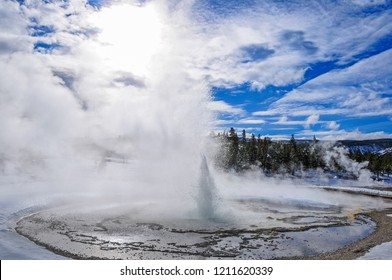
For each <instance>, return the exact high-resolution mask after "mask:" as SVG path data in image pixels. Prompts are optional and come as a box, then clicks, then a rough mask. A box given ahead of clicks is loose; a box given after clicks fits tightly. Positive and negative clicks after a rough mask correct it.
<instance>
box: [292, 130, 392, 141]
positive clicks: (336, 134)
mask: <svg viewBox="0 0 392 280" xmlns="http://www.w3.org/2000/svg"><path fill="white" fill-rule="evenodd" d="M313 135H315V136H316V137H317V139H321V140H331V141H336V140H352V139H355V140H368V139H383V138H391V137H392V134H389V133H385V132H384V131H377V132H370V133H363V132H361V131H359V130H358V129H356V130H353V131H347V130H344V129H341V130H325V131H313V130H303V131H301V132H300V133H299V134H298V136H299V137H304V138H307V139H310V138H311V137H313Z"/></svg>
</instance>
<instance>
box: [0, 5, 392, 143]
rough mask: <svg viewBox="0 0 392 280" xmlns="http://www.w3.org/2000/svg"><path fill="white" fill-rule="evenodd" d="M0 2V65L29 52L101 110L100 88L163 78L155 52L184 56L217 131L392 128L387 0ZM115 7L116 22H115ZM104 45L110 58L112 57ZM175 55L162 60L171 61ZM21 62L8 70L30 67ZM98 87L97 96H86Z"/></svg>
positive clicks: (350, 132)
mask: <svg viewBox="0 0 392 280" xmlns="http://www.w3.org/2000/svg"><path fill="white" fill-rule="evenodd" d="M1 5H2V11H1V12H0V18H1V19H0V35H1V36H0V59H2V60H1V61H0V62H4V63H5V64H7V63H8V64H9V63H10V62H9V61H11V60H10V58H11V57H12V58H14V57H15V54H18V55H22V54H23V55H24V56H27V57H28V58H29V59H31V60H32V61H35V62H34V63H35V64H34V63H33V62H32V63H33V64H34V65H35V66H36V67H40V68H39V69H40V71H42V72H43V71H44V70H43V69H47V72H45V73H46V74H44V73H42V75H43V76H44V75H48V74H47V73H51V74H49V76H51V78H53V77H54V78H55V79H57V80H59V81H60V82H59V83H58V84H57V85H56V87H57V88H58V90H59V91H60V92H61V91H64V90H65V91H69V92H70V93H69V95H71V96H73V98H74V101H75V100H76V102H77V104H78V105H79V106H80V108H81V109H82V110H83V111H84V112H88V110H90V109H91V108H95V110H96V112H95V113H97V112H98V111H99V110H101V109H102V111H99V114H100V116H101V115H102V114H103V112H106V111H107V112H109V110H107V109H103V108H104V107H102V108H101V107H99V106H101V105H98V104H103V103H102V102H103V101H101V100H107V96H108V94H111V95H112V98H111V99H109V101H110V102H108V103H107V104H106V105H105V106H109V105H110V104H112V103H111V102H114V100H116V98H118V96H120V95H119V94H123V93H124V94H127V93H128V94H129V93H132V92H133V91H136V90H137V91H139V92H143V91H146V92H148V91H149V90H150V91H151V85H154V81H156V80H159V79H161V78H159V77H157V76H156V75H157V72H156V71H155V72H154V69H155V68H158V66H157V65H159V63H161V62H158V60H159V59H157V58H159V57H170V59H171V60H170V61H177V62H178V61H181V73H182V74H184V79H187V80H189V81H192V83H193V85H195V88H197V87H199V88H204V89H205V90H207V91H208V92H209V93H210V94H211V99H210V100H209V101H207V102H206V105H207V108H208V110H209V111H211V112H213V113H214V115H215V118H214V119H213V120H212V124H211V129H213V130H215V131H224V130H226V131H227V130H228V129H229V128H230V127H234V128H236V129H237V130H242V129H246V130H247V132H248V133H255V134H256V135H257V134H261V135H262V136H269V137H272V138H289V137H290V136H291V134H295V136H296V137H297V138H312V137H313V136H314V135H315V136H316V137H317V138H320V139H369V138H390V137H392V66H391V65H392V49H391V47H392V1H389V0H345V1H327V0H326V1H315V0H314V1H299V0H291V1H283V0H282V1H269V0H265V1H256V0H242V1H234V0H225V1H224V0H199V1H187V0H175V1H168V0H150V1H147V0H145V1H144V0H143V1H142V0H129V1H125V0H124V1H123V0H116V1H114V0H88V1H86V0H67V1H51V0H45V1H43V0H28V1H27V0H26V1H25V0H18V1H12V0H6V1H2V4H1ZM129 5H131V6H135V7H140V9H139V10H138V11H140V15H138V16H137V15H135V16H133V18H134V19H132V15H131V14H132V12H131V13H130V14H129V18H128V15H127V14H126V13H125V16H124V13H122V12H121V11H120V10H121V9H123V10H124V11H126V8H124V7H127V6H129ZM113 7H117V8H113ZM115 9H117V10H115ZM111 10H112V11H114V10H115V11H116V12H115V13H114V12H110V11H111ZM150 10H151V11H153V12H151V13H150V12H149V11H150ZM102 11H105V12H102ZM131 11H132V10H131ZM100 14H103V15H100ZM105 14H107V15H109V16H105ZM110 15H111V16H110ZM113 15H114V16H113ZM116 15H119V18H120V19H121V20H122V22H119V23H115V24H113V22H116V20H117V19H116V17H117V16H116ZM124 17H125V18H124ZM143 17H144V18H143ZM147 17H149V18H147ZM128 19H129V20H128ZM155 20H156V21H157V22H155ZM151 22H154V23H153V24H150V23H151ZM150 25H151V26H150ZM105 30H106V31H105ZM105 32H106V33H105ZM113 34H114V35H113ZM102 40H106V41H102ZM165 40H166V41H165ZM115 44H117V45H118V46H120V47H118V48H117V49H115V51H113V50H109V49H108V48H107V45H115ZM122 45H123V46H122ZM121 46H122V47H121ZM109 51H112V52H113V53H114V54H115V55H113V57H109V58H108V57H107V54H108V53H109ZM105 55H106V56H105ZM123 58H124V59H123ZM125 58H126V59H128V61H129V65H125V64H124V63H123V62H124V61H125V60H126V59H125ZM24 59H26V58H24ZM21 61H23V59H21ZM98 61H102V63H101V64H99V63H98ZM104 62H105V63H106V62H107V64H105V63H104ZM177 62H175V63H172V62H170V63H172V64H170V65H172V66H170V65H169V68H170V67H173V71H174V68H176V67H177V68H178V67H179V65H178V64H176V63H177ZM18 63H19V62H18ZM154 63H155V65H154ZM147 64H148V65H147ZM18 67H19V68H17V69H18V70H15V73H14V74H13V75H11V74H10V77H11V76H12V77H13V78H15V77H17V76H19V75H21V74H22V73H23V74H24V75H27V74H29V73H30V72H28V71H27V70H26V69H25V68H23V67H22V66H21V65H18ZM24 67H25V66H24ZM165 67H166V68H167V66H165ZM151 69H152V70H151ZM17 71H19V72H17ZM29 71H31V72H34V73H37V71H36V70H29ZM45 71H46V70H45ZM148 71H150V72H148ZM165 71H167V70H165ZM10 73H11V72H10ZM92 73H94V75H95V76H93V75H92ZM182 74H181V75H182ZM29 75H30V74H29ZM154 75H155V76H154ZM30 76H31V75H30ZM46 78H47V77H46ZM15 79H16V78H15ZM37 80H39V79H37ZM196 84H198V86H196ZM37 86H38V85H37ZM97 87H98V88H100V89H102V90H101V91H102V93H96V92H95V93H94V94H93V89H94V88H97ZM175 87H176V86H174V88H175ZM178 87H179V86H178ZM192 87H193V86H191V88H192ZM0 90H3V92H6V91H9V90H11V91H12V90H13V89H0ZM37 94H38V93H37ZM101 94H102V96H101ZM127 98H128V97H127ZM175 98H176V97H173V99H175ZM136 99H137V98H136ZM108 104H109V105H108ZM179 104H181V103H179ZM204 105H205V104H204ZM110 106H111V105H110ZM116 106H117V105H116ZM179 106H181V105H179ZM152 107H154V106H152ZM9 108H10V107H9ZM97 108H99V110H98V109H97ZM37 110H38V111H39V109H37ZM64 110H67V109H64ZM117 111H118V108H114V107H113V108H112V111H111V112H117ZM78 113H79V112H78ZM26 114H27V113H25V112H19V113H18V116H20V115H23V116H25V115H26ZM75 114H76V113H75ZM75 114H73V115H75ZM107 114H109V113H107ZM15 118H17V117H16V116H15ZM59 118H61V116H59ZM90 119H91V118H90ZM146 122H147V121H146ZM151 122H152V121H149V123H151ZM190 125H192V122H190Z"/></svg>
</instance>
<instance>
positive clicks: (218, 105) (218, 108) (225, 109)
mask: <svg viewBox="0 0 392 280" xmlns="http://www.w3.org/2000/svg"><path fill="white" fill-rule="evenodd" d="M207 108H208V109H210V110H212V111H215V112H219V113H223V114H232V115H243V114H244V113H245V111H244V110H243V109H241V108H239V107H234V106H231V105H229V104H228V103H226V102H225V101H222V100H219V101H210V102H208V104H207Z"/></svg>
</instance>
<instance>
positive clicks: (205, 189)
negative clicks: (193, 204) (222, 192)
mask: <svg viewBox="0 0 392 280" xmlns="http://www.w3.org/2000/svg"><path fill="white" fill-rule="evenodd" d="M217 198H218V197H217V191H216V187H215V182H214V179H213V177H212V175H211V173H210V170H209V168H208V163H207V158H206V156H205V155H202V159H201V165H200V178H199V195H198V197H197V207H198V210H199V215H200V218H201V219H206V220H212V219H215V218H216V211H217Z"/></svg>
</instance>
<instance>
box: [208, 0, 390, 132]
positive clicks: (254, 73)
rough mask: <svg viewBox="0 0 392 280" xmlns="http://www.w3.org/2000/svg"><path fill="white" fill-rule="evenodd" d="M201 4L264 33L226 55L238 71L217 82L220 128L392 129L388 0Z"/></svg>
mask: <svg viewBox="0 0 392 280" xmlns="http://www.w3.org/2000/svg"><path fill="white" fill-rule="evenodd" d="M202 2H203V3H206V4H205V6H204V7H203V8H205V7H211V10H210V12H211V15H212V17H213V16H215V17H216V18H218V19H217V21H218V22H219V21H222V22H226V23H227V24H228V25H232V30H236V28H237V29H239V28H242V29H243V30H244V31H246V32H249V33H253V35H254V38H255V37H258V39H255V40H254V41H253V42H252V43H250V44H243V45H242V46H241V45H240V46H239V47H238V48H237V49H236V53H235V54H229V55H228V56H227V57H226V59H227V60H228V61H229V60H230V62H228V63H227V64H229V65H231V67H232V70H233V72H234V73H235V72H237V76H236V77H234V78H232V79H231V80H230V78H228V79H225V80H220V81H219V80H217V81H214V83H215V85H214V87H213V88H212V92H213V96H214V99H215V100H216V101H219V102H221V105H222V106H221V107H222V110H220V111H219V115H220V121H218V122H217V124H218V126H219V127H221V128H222V129H227V128H229V127H235V128H237V129H246V130H247V131H248V132H250V133H255V134H261V135H267V136H272V137H277V138H279V137H282V138H285V137H288V135H290V134H295V135H296V136H297V137H298V138H311V137H312V135H316V137H320V138H327V139H328V138H330V139H335V138H350V137H351V138H367V137H370V138H371V137H375V138H377V135H379V136H381V137H382V135H383V133H385V134H390V133H391V132H392V102H391V97H392V90H391V89H392V78H391V77H392V75H391V74H392V66H391V65H392V63H391V62H392V51H391V47H392V25H391V19H392V9H391V8H392V5H391V2H390V1H241V3H242V4H241V5H236V2H237V1H217V0H216V1H202ZM260 2H262V3H261V4H260ZM220 18H223V19H220ZM235 24H237V27H234V26H235ZM212 25H219V24H217V23H212ZM264 29H265V30H264ZM263 32H265V33H267V34H268V35H267V36H263ZM244 41H245V40H244ZM250 41H252V40H250ZM220 63H221V65H222V66H223V67H229V66H228V65H225V63H224V62H220ZM233 75H236V74H233ZM223 105H224V106H223ZM218 107H219V106H217V110H218ZM364 135H367V136H364Z"/></svg>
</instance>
